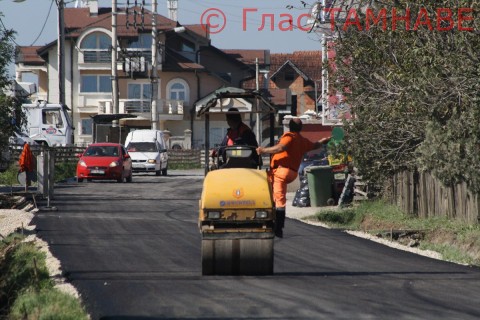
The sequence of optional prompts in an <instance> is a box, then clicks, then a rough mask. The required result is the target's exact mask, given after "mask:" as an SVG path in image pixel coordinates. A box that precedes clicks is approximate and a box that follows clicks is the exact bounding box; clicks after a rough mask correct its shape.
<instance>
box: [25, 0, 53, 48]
mask: <svg viewBox="0 0 480 320" xmlns="http://www.w3.org/2000/svg"><path fill="white" fill-rule="evenodd" d="M52 6H53V0H52V2H50V8H49V9H48V14H47V17H46V18H45V21H44V22H43V26H42V29H41V30H40V33H39V34H38V36H37V37H36V38H35V40H33V42H32V43H31V44H30V47H31V46H33V45H34V44H35V42H37V40H38V38H40V36H41V35H42V33H43V30H44V29H45V26H46V25H47V21H48V18H49V17H50V13H51V12H52Z"/></svg>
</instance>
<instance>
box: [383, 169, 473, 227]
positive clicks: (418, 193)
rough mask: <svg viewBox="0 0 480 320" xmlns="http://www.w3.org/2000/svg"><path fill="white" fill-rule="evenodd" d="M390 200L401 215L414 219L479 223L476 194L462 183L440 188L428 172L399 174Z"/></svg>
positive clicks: (395, 177)
mask: <svg viewBox="0 0 480 320" xmlns="http://www.w3.org/2000/svg"><path fill="white" fill-rule="evenodd" d="M392 199H393V202H394V203H395V204H396V205H398V206H399V207H400V208H401V209H402V210H403V211H404V212H408V213H411V214H415V215H417V216H418V217H423V218H426V217H448V218H451V219H457V220H460V221H463V222H467V223H478V222H480V195H479V194H473V193H472V192H471V191H469V190H468V188H467V184H466V183H464V182H463V183H460V184H457V185H454V186H451V187H447V186H444V185H443V184H442V183H441V182H440V181H439V180H437V179H436V178H434V177H433V176H432V175H431V174H430V173H426V172H425V173H412V172H407V171H404V172H401V173H398V174H396V175H395V176H394V177H393V179H392Z"/></svg>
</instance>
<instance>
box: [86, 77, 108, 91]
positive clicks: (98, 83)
mask: <svg viewBox="0 0 480 320" xmlns="http://www.w3.org/2000/svg"><path fill="white" fill-rule="evenodd" d="M80 92H112V80H111V78H110V76H101V75H83V76H81V82H80Z"/></svg>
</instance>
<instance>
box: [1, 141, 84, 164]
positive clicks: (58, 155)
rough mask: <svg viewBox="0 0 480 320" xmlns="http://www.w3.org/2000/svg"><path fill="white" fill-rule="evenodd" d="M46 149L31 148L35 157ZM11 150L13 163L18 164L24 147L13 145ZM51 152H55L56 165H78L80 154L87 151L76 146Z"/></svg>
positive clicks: (37, 146)
mask: <svg viewBox="0 0 480 320" xmlns="http://www.w3.org/2000/svg"><path fill="white" fill-rule="evenodd" d="M44 148H46V147H45V146H42V145H33V146H30V150H32V153H33V154H34V155H39V154H40V153H41V152H42V150H43V149H44ZM10 150H11V161H15V162H18V159H19V158H20V154H21V153H22V150H23V146H19V145H13V146H11V148H10ZM50 151H53V153H54V156H55V163H65V162H68V163H76V162H77V161H78V156H77V155H78V154H81V153H83V151H85V147H75V146H70V147H58V146H55V147H51V148H50Z"/></svg>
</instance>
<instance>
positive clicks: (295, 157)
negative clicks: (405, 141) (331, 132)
mask: <svg viewBox="0 0 480 320" xmlns="http://www.w3.org/2000/svg"><path fill="white" fill-rule="evenodd" d="M302 125H303V124H302V120H300V119H298V118H294V119H291V120H290V122H289V124H288V127H289V130H290V131H288V132H286V133H284V134H283V135H282V137H281V138H280V141H279V142H278V144H276V145H275V146H272V147H266V148H264V147H258V148H257V154H258V155H262V154H264V153H268V154H273V157H272V159H271V161H270V171H269V172H270V179H271V180H272V184H273V199H274V201H275V207H276V212H277V213H276V214H277V218H276V223H275V235H276V236H277V237H279V238H282V237H283V227H284V225H285V206H286V203H287V197H286V194H287V184H289V183H290V182H292V181H294V180H295V179H296V178H297V176H298V168H299V167H300V163H301V162H302V157H303V155H304V154H305V153H306V152H308V151H311V150H315V149H318V148H320V147H321V146H322V144H325V143H327V142H328V141H329V140H330V139H331V137H328V138H322V139H320V140H318V141H317V142H312V141H310V140H308V139H307V138H305V137H303V136H302V135H301V134H300V131H302Z"/></svg>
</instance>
